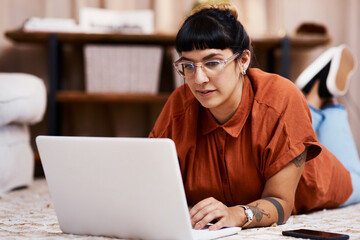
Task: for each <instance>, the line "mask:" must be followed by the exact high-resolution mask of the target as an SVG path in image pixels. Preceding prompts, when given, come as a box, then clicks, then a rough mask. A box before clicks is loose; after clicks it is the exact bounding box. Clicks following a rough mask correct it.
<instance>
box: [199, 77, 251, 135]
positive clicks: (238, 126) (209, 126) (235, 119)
mask: <svg viewBox="0 0 360 240" xmlns="http://www.w3.org/2000/svg"><path fill="white" fill-rule="evenodd" d="M253 100H254V92H253V89H252V86H251V82H250V79H249V77H248V76H247V75H245V76H244V86H243V91H242V96H241V101H240V105H239V107H238V108H237V110H236V112H235V114H234V115H233V116H232V117H231V118H230V119H229V120H228V121H227V122H226V123H224V124H222V125H221V124H219V123H218V122H217V121H216V119H215V118H214V117H213V115H212V114H211V112H210V111H209V109H207V108H204V107H202V108H201V112H200V119H201V133H202V134H203V135H205V134H209V133H210V132H212V131H215V130H216V129H217V128H223V129H224V130H225V131H226V132H227V133H228V134H229V135H231V136H232V137H234V138H236V137H238V136H239V135H240V132H241V130H242V128H243V127H244V124H245V122H246V120H247V118H248V116H249V114H250V111H251V108H252V104H253Z"/></svg>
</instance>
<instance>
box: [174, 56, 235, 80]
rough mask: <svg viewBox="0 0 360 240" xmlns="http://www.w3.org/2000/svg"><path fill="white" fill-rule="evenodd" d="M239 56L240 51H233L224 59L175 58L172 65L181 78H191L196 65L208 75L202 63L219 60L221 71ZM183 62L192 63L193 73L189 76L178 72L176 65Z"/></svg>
mask: <svg viewBox="0 0 360 240" xmlns="http://www.w3.org/2000/svg"><path fill="white" fill-rule="evenodd" d="M239 56H240V53H238V52H236V53H234V54H233V55H232V56H231V57H229V58H227V59H225V60H206V61H201V62H197V63H194V62H192V61H186V60H180V59H179V60H176V61H175V62H174V63H173V66H174V68H175V70H176V72H177V73H178V74H179V75H180V76H181V77H182V78H192V77H194V75H195V72H196V67H201V68H202V69H203V71H204V73H205V74H206V75H207V76H208V74H207V72H206V68H205V69H204V64H206V63H208V62H219V63H221V64H222V67H221V69H220V70H219V72H220V71H222V70H223V69H224V68H225V66H226V65H227V64H228V63H230V62H231V61H233V60H235V59H236V58H238V57H239ZM184 63H188V64H192V65H193V66H194V73H192V74H191V76H189V77H186V76H185V74H182V73H181V72H180V70H179V69H178V66H179V64H184Z"/></svg>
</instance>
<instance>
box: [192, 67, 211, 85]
mask: <svg viewBox="0 0 360 240" xmlns="http://www.w3.org/2000/svg"><path fill="white" fill-rule="evenodd" d="M208 81H209V78H208V76H207V75H206V73H205V72H204V68H203V66H202V65H198V66H195V73H194V82H195V83H196V84H203V83H206V82H208Z"/></svg>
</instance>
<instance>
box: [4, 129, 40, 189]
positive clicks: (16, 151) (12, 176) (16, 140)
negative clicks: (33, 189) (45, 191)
mask: <svg viewBox="0 0 360 240" xmlns="http://www.w3.org/2000/svg"><path fill="white" fill-rule="evenodd" d="M29 139H30V134H29V129H28V126H26V125H24V124H10V125H7V126H0V194H2V193H5V192H7V191H9V190H11V189H14V188H16V187H20V186H29V185H30V184H31V183H32V181H33V176H34V155H33V152H32V149H31V146H30V142H29Z"/></svg>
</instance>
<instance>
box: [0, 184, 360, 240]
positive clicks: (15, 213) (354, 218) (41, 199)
mask: <svg viewBox="0 0 360 240" xmlns="http://www.w3.org/2000/svg"><path fill="white" fill-rule="evenodd" d="M298 228H309V229H314V230H322V231H331V232H339V233H345V234H347V235H349V236H350V239H360V204H356V205H353V206H349V207H346V208H341V209H333V210H323V211H318V212H314V213H311V214H304V215H296V216H292V217H290V219H289V220H288V222H287V223H286V224H284V225H281V226H275V227H267V228H254V229H248V230H243V231H241V232H240V233H239V234H238V235H236V236H232V237H228V238H226V239H255V240H256V239H266V240H268V239H295V238H291V237H284V236H282V234H281V232H282V231H283V230H289V229H298ZM31 238H32V239H111V238H105V237H91V236H76V235H71V234H64V233H62V232H61V230H60V228H59V224H58V221H57V218H56V215H55V210H54V208H53V204H52V202H51V198H50V195H49V191H48V187H47V184H46V181H45V180H44V179H38V180H36V181H35V182H34V184H33V185H32V186H31V187H30V188H28V189H24V190H19V191H14V192H11V193H8V194H6V195H3V196H0V239H21V240H22V239H31Z"/></svg>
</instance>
